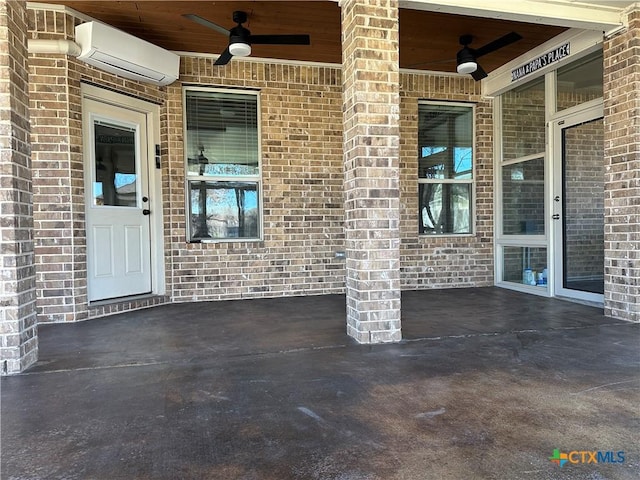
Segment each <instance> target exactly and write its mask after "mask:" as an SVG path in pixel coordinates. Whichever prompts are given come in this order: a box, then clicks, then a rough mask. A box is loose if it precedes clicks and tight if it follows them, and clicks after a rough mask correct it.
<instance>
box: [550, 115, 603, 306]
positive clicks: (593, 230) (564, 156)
mask: <svg viewBox="0 0 640 480" xmlns="http://www.w3.org/2000/svg"><path fill="white" fill-rule="evenodd" d="M554 134H555V135H554V136H555V139H556V148H555V162H554V173H555V175H554V177H555V182H554V197H553V212H552V218H553V232H554V233H553V236H554V256H555V262H554V266H555V268H554V294H555V295H559V296H564V297H570V298H575V299H579V300H586V301H592V302H597V303H602V301H603V293H604V124H603V119H602V107H594V108H590V109H588V110H586V111H583V112H580V113H578V114H574V115H571V116H569V117H566V118H564V119H561V120H558V121H556V122H555V125H554Z"/></svg>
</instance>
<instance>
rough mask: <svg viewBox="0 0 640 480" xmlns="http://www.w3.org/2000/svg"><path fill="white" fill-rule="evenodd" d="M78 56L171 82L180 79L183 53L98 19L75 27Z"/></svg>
mask: <svg viewBox="0 0 640 480" xmlns="http://www.w3.org/2000/svg"><path fill="white" fill-rule="evenodd" d="M76 42H77V43H78V44H80V48H81V49H82V52H81V53H80V55H79V56H78V59H80V60H82V61H84V62H86V63H88V64H89V65H93V66H94V67H98V68H100V69H101V70H104V71H106V72H110V73H115V74H116V75H119V76H121V77H125V78H130V79H133V80H139V81H141V82H148V83H153V84H155V85H169V84H170V83H173V82H175V81H176V80H177V79H178V71H179V68H180V56H178V55H176V54H175V53H173V52H169V51H168V50H165V49H163V48H160V47H158V46H156V45H153V44H152V43H149V42H147V41H145V40H142V39H140V38H137V37H134V36H133V35H129V34H128V33H125V32H123V31H122V30H118V29H116V28H113V27H110V26H109V25H105V24H104V23H99V22H87V23H82V24H80V25H78V26H77V27H76Z"/></svg>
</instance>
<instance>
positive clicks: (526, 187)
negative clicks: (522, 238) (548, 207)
mask: <svg viewBox="0 0 640 480" xmlns="http://www.w3.org/2000/svg"><path fill="white" fill-rule="evenodd" d="M544 220H545V214H544V157H541V158H536V159H535V160H529V161H527V162H520V163H516V164H512V165H507V166H504V167H502V233H503V234H504V235H544Z"/></svg>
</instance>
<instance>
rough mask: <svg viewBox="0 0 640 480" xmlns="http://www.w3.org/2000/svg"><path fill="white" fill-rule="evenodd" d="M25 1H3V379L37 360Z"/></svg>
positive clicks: (0, 50) (0, 294) (0, 142)
mask: <svg viewBox="0 0 640 480" xmlns="http://www.w3.org/2000/svg"><path fill="white" fill-rule="evenodd" d="M26 16H27V11H26V2H22V1H14V0H0V38H1V39H2V40H0V79H2V80H0V81H1V82H2V83H3V84H4V86H3V87H2V88H1V89H0V206H1V207H0V208H1V211H0V215H1V216H0V262H1V270H2V274H1V275H2V277H1V280H0V282H1V283H0V305H1V307H2V308H1V309H0V374H3V375H5V374H11V373H18V372H21V371H22V370H24V369H25V368H27V367H28V366H29V365H31V364H32V363H34V362H35V361H36V360H37V359H38V336H37V326H36V309H35V305H36V304H35V267H34V261H33V203H32V183H31V154H30V149H31V144H30V136H29V132H30V127H29V76H28V75H29V72H28V67H27V24H26V18H27V17H26Z"/></svg>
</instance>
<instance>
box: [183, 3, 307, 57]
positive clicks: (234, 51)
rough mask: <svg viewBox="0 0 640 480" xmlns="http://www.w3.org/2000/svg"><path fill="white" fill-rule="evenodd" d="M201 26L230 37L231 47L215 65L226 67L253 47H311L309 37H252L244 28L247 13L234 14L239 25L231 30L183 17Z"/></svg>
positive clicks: (247, 53)
mask: <svg viewBox="0 0 640 480" xmlns="http://www.w3.org/2000/svg"><path fill="white" fill-rule="evenodd" d="M183 17H185V18H188V19H189V20H192V21H194V22H196V23H199V24H200V25H204V26H205V27H208V28H211V29H213V30H215V31H217V32H220V33H222V34H224V35H227V36H228V37H229V46H228V47H227V48H226V49H225V50H224V52H222V53H221V54H220V57H219V58H218V59H217V60H216V62H215V63H214V65H226V64H227V63H229V60H231V58H232V57H246V56H248V55H250V54H251V45H252V44H256V45H257V44H260V45H309V44H310V43H311V40H310V38H309V35H251V32H250V31H249V29H247V28H245V27H243V26H242V24H243V23H245V22H246V21H247V13H246V12H242V11H236V12H233V21H234V22H236V23H237V25H236V26H235V27H233V28H232V29H231V30H227V29H226V28H224V27H221V26H220V25H217V24H215V23H213V22H211V21H209V20H207V19H206V18H202V17H200V16H198V15H194V14H192V13H188V14H185V15H183Z"/></svg>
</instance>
